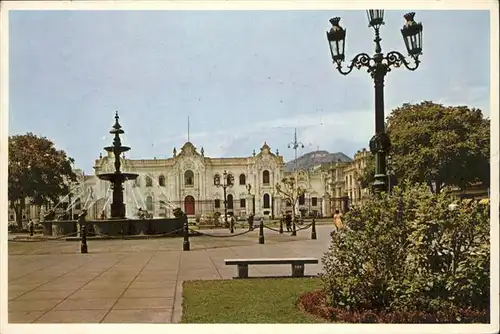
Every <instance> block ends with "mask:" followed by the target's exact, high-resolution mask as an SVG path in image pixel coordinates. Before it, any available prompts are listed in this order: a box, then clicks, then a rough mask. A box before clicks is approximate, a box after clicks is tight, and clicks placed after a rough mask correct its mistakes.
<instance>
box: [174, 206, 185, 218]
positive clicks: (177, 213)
mask: <svg viewBox="0 0 500 334" xmlns="http://www.w3.org/2000/svg"><path fill="white" fill-rule="evenodd" d="M173 214H174V217H175V218H179V217H182V216H184V212H183V211H182V210H181V208H175V209H174V212H173Z"/></svg>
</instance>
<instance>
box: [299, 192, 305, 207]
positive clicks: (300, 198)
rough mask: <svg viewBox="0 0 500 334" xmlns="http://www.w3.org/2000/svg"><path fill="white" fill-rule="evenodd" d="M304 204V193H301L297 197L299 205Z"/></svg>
mask: <svg viewBox="0 0 500 334" xmlns="http://www.w3.org/2000/svg"><path fill="white" fill-rule="evenodd" d="M304 204H306V195H305V194H302V195H300V197H299V205H304Z"/></svg>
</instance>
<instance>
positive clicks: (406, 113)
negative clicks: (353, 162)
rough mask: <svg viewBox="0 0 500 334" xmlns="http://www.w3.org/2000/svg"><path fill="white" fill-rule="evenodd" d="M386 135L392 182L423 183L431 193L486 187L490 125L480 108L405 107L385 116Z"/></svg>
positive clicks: (433, 104) (425, 103)
mask: <svg viewBox="0 0 500 334" xmlns="http://www.w3.org/2000/svg"><path fill="white" fill-rule="evenodd" d="M388 135H389V137H390V139H391V143H392V149H391V155H392V164H393V167H394V171H395V173H396V177H397V178H405V179H408V180H410V181H412V182H422V183H426V184H427V185H428V186H429V187H430V189H431V190H432V191H433V192H435V193H439V192H440V191H441V189H442V188H443V187H444V186H457V187H459V188H461V189H464V188H466V187H467V186H469V185H471V184H473V183H477V182H483V183H484V184H488V183H489V174H490V163H489V154H490V153H489V152H490V120H489V119H485V118H484V117H483V114H482V112H481V110H479V109H475V108H472V109H470V108H468V107H466V106H443V105H441V104H436V103H433V102H429V101H424V102H422V103H419V104H415V105H414V104H404V105H403V106H402V107H399V108H397V109H395V110H394V111H393V112H392V114H391V115H390V116H389V117H388Z"/></svg>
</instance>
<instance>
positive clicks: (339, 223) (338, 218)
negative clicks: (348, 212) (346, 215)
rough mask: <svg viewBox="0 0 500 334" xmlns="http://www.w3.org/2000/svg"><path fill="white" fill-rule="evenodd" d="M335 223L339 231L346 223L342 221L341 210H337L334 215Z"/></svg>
mask: <svg viewBox="0 0 500 334" xmlns="http://www.w3.org/2000/svg"><path fill="white" fill-rule="evenodd" d="M333 223H334V225H335V228H336V230H337V231H338V230H340V229H341V228H343V227H344V224H343V223H342V214H341V213H340V211H339V210H335V214H334V215H333Z"/></svg>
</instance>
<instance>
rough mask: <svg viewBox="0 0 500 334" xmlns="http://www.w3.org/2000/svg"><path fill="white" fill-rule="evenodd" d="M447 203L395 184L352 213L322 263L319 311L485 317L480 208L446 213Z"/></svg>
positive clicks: (485, 255)
mask: <svg viewBox="0 0 500 334" xmlns="http://www.w3.org/2000/svg"><path fill="white" fill-rule="evenodd" d="M453 201H454V199H453V198H452V197H450V196H449V195H447V194H446V193H444V192H443V193H440V194H437V195H436V194H432V193H431V192H430V191H429V190H428V187H426V186H424V185H418V186H412V185H410V184H402V185H401V186H399V187H395V188H394V190H393V192H392V193H391V194H389V195H388V194H383V195H382V196H381V198H376V197H373V198H371V199H370V200H369V201H368V202H367V203H366V204H365V205H363V207H359V208H353V209H352V210H351V211H350V212H349V213H347V214H346V215H345V216H344V223H345V225H346V227H347V228H346V229H343V230H342V231H339V232H337V233H334V234H333V235H332V242H331V245H330V247H329V250H328V252H327V253H326V254H325V255H324V256H323V265H324V273H323V274H322V275H321V277H322V279H323V282H324V291H325V293H326V295H325V302H326V305H327V306H329V307H332V308H339V309H343V310H347V311H351V313H352V312H354V311H358V310H367V309H372V310H378V311H384V312H395V311H397V312H410V314H415V312H417V311H420V312H422V314H432V313H435V312H437V313H436V314H439V312H441V313H442V312H445V314H446V316H443V317H444V318H449V317H450V314H451V315H452V316H454V317H455V319H456V320H457V321H458V322H460V321H461V319H462V317H461V316H460V314H461V313H460V312H462V311H457V310H464V309H468V308H471V309H472V310H485V309H487V308H488V307H489V306H488V305H489V275H490V274H489V262H490V251H489V215H488V207H485V206H481V205H475V204H473V205H472V206H470V207H465V206H462V205H461V206H458V207H457V208H456V209H455V210H450V209H449V205H450V204H451V203H452V202H453ZM412 312H413V313H412ZM363 314H364V313H363ZM364 316H365V315H364ZM400 317H401V315H399V316H398V318H400ZM368 318H369V319H368ZM368 318H365V319H364V320H365V321H368V320H370V319H372V318H370V317H368ZM410 318H411V316H410ZM429 321H430V320H429Z"/></svg>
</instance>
